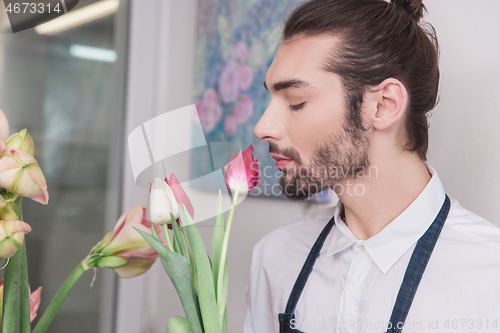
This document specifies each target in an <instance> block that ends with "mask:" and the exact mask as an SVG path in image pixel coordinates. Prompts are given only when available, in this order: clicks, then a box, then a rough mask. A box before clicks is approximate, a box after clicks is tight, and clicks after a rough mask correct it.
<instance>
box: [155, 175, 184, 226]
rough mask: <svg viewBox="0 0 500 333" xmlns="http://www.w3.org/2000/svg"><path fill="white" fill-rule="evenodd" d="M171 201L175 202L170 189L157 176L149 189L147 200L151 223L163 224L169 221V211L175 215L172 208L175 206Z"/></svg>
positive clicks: (174, 210)
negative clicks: (148, 198) (148, 200)
mask: <svg viewBox="0 0 500 333" xmlns="http://www.w3.org/2000/svg"><path fill="white" fill-rule="evenodd" d="M172 201H174V203H175V197H174V195H173V193H172V190H171V189H170V187H169V186H168V184H167V183H166V182H165V181H163V180H161V179H160V178H158V177H157V178H156V179H155V182H154V184H153V188H152V189H151V195H150V202H149V207H150V212H149V214H150V216H151V221H152V222H153V223H155V224H164V223H170V222H171V221H170V220H171V218H170V213H172V214H174V216H175V215H176V209H174V208H176V207H175V206H173V205H172ZM178 214H179V213H178V212H177V215H178Z"/></svg>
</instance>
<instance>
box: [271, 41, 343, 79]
mask: <svg viewBox="0 0 500 333" xmlns="http://www.w3.org/2000/svg"><path fill="white" fill-rule="evenodd" d="M336 44H337V40H336V38H335V37H332V36H315V37H294V38H293V39H292V40H291V41H287V42H283V43H281V45H280V46H279V48H278V51H277V52H276V55H275V57H274V60H273V62H272V64H271V66H270V67H269V69H268V71H267V74H266V80H265V82H266V85H267V86H268V87H269V88H271V87H272V84H273V83H275V82H278V81H283V80H288V79H297V78H300V79H302V80H307V81H311V82H312V81H315V80H319V79H320V78H321V77H322V76H324V75H331V73H328V72H327V71H326V70H325V69H324V66H325V63H326V61H327V59H328V58H329V56H331V55H332V53H334V52H335V48H336Z"/></svg>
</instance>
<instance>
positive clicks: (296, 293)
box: [285, 216, 335, 313]
mask: <svg viewBox="0 0 500 333" xmlns="http://www.w3.org/2000/svg"><path fill="white" fill-rule="evenodd" d="M334 223H335V216H333V217H332V218H331V219H330V221H329V222H328V224H327V225H326V226H325V227H324V228H323V231H321V234H320V235H319V237H318V239H317V240H316V242H315V243H314V245H313V247H312V249H311V252H309V255H308V256H307V259H306V262H305V263H304V266H302V270H301V271H300V274H299V276H298V277H297V280H296V281H295V285H294V286H293V289H292V292H291V294H290V297H289V298H288V303H287V304H286V308H285V313H294V311H295V306H296V305H297V302H298V301H299V298H300V294H302V291H303V290H304V287H305V285H306V282H307V279H308V278H309V275H310V274H311V272H312V269H313V266H314V264H315V263H316V259H317V258H318V256H319V253H320V251H321V248H322V247H323V243H324V242H325V239H326V237H327V236H328V233H329V232H330V230H331V229H332V226H333V224H334Z"/></svg>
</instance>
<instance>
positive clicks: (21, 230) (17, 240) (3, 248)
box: [0, 220, 31, 258]
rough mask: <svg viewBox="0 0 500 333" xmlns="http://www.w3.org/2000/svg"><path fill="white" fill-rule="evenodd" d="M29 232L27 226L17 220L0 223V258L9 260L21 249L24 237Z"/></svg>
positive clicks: (29, 229)
mask: <svg viewBox="0 0 500 333" xmlns="http://www.w3.org/2000/svg"><path fill="white" fill-rule="evenodd" d="M30 231H31V227H30V225H29V224H27V223H25V222H23V221H18V220H1V221H0V257H1V258H10V257H12V256H13V255H14V254H16V252H17V251H19V249H20V248H21V246H22V245H23V242H24V235H25V234H27V233H28V232H30Z"/></svg>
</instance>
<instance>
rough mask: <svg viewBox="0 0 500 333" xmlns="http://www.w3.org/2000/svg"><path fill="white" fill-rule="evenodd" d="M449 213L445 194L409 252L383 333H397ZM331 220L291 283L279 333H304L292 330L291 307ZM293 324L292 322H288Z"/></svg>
mask: <svg viewBox="0 0 500 333" xmlns="http://www.w3.org/2000/svg"><path fill="white" fill-rule="evenodd" d="M449 210H450V198H448V195H446V194H445V200H444V203H443V206H442V207H441V210H440V211H439V213H438V215H437V216H436V218H435V219H434V222H432V224H431V226H430V227H429V228H428V229H427V231H426V232H425V234H423V235H422V237H420V239H419V240H418V242H417V245H416V246H415V249H414V250H413V253H412V255H411V258H410V262H409V264H408V267H407V268H406V272H405V275H404V278H403V283H402V284H401V287H400V288H399V292H398V296H397V298H396V304H394V308H393V310H392V315H391V319H390V321H389V323H388V325H387V331H386V332H385V333H401V331H402V328H403V325H404V322H405V320H406V316H407V315H408V311H409V310H410V307H411V303H412V301H413V297H414V296H415V292H416V291H417V288H418V284H419V283H420V279H421V278H422V275H423V274H424V270H425V267H426V266H427V262H428V261H429V258H430V256H431V253H432V250H433V249H434V245H435V244H436V241H437V239H438V237H439V234H440V233H441V229H442V228H443V225H444V222H445V220H446V218H447V217H448V212H449ZM334 221H335V219H334V217H332V218H331V219H330V221H329V222H328V224H327V225H326V226H325V228H324V229H323V231H321V234H320V235H319V237H318V239H317V240H316V242H315V243H314V245H313V247H312V249H311V252H309V255H308V256H307V259H306V262H305V263H304V266H303V267H302V270H301V271H300V273H299V276H298V277H297V280H296V281H295V285H294V286H293V289H292V292H291V294H290V297H289V298H288V303H287V304H286V309H285V313H280V314H278V319H279V324H280V333H304V332H302V331H300V330H298V329H296V328H294V327H297V326H298V325H296V324H295V323H296V321H295V320H294V319H295V313H294V311H295V307H296V305H297V302H298V301H299V297H300V294H302V291H303V290H304V287H305V285H306V282H307V279H308V277H309V275H310V274H311V271H312V269H313V266H314V263H315V262H316V259H317V258H318V256H319V252H320V250H321V248H322V247H323V243H324V242H325V239H326V237H327V236H328V233H329V232H330V230H331V229H332V226H333V224H334V223H335V222H334ZM292 320H293V321H292Z"/></svg>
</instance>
